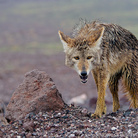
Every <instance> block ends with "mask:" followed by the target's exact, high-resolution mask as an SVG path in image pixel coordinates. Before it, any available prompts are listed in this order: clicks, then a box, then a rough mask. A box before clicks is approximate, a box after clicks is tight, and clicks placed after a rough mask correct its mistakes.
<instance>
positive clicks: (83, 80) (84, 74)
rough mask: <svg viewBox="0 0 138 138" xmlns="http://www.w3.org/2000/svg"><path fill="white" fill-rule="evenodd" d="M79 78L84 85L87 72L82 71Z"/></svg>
mask: <svg viewBox="0 0 138 138" xmlns="http://www.w3.org/2000/svg"><path fill="white" fill-rule="evenodd" d="M80 78H81V82H82V83H86V82H87V78H88V75H87V72H86V71H82V72H81V75H80Z"/></svg>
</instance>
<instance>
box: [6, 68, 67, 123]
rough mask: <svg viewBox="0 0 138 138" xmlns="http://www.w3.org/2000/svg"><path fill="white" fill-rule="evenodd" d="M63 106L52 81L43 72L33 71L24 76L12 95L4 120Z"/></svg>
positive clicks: (16, 118)
mask: <svg viewBox="0 0 138 138" xmlns="http://www.w3.org/2000/svg"><path fill="white" fill-rule="evenodd" d="M64 106H65V103H64V101H63V99H62V97H61V94H60V93H59V92H58V90H57V88H56V86H55V84H54V82H53V80H52V79H51V78H50V77H49V76H48V75H47V74H46V73H45V72H42V71H39V70H33V71H31V72H29V73H27V74H26V75H25V79H24V81H23V83H22V84H20V85H19V87H18V88H17V89H16V90H15V92H14V93H13V95H12V97H11V100H10V102H9V104H8V106H7V111H6V118H7V119H8V120H10V121H11V120H18V119H21V118H23V117H25V116H26V115H27V114H28V113H31V112H33V113H39V112H46V111H50V110H58V109H61V108H63V107H64Z"/></svg>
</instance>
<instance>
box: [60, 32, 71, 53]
mask: <svg viewBox="0 0 138 138" xmlns="http://www.w3.org/2000/svg"><path fill="white" fill-rule="evenodd" d="M58 34H59V37H60V40H61V42H62V44H63V48H64V52H66V51H67V50H68V49H69V48H70V47H71V46H70V44H71V43H72V42H73V40H72V39H71V38H70V37H69V36H67V35H65V34H63V33H62V32H61V31H58Z"/></svg>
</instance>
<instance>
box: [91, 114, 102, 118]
mask: <svg viewBox="0 0 138 138" xmlns="http://www.w3.org/2000/svg"><path fill="white" fill-rule="evenodd" d="M91 117H92V118H94V119H98V118H100V116H99V115H97V114H95V113H94V114H91Z"/></svg>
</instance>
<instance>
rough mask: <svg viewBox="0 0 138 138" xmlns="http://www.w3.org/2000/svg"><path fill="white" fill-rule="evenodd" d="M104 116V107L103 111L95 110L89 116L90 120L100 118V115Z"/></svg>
mask: <svg viewBox="0 0 138 138" xmlns="http://www.w3.org/2000/svg"><path fill="white" fill-rule="evenodd" d="M104 114H106V106H105V107H104V109H103V110H102V111H101V110H96V111H95V113H94V114H92V115H91V117H92V118H96V119H97V118H101V117H102V115H104Z"/></svg>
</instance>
